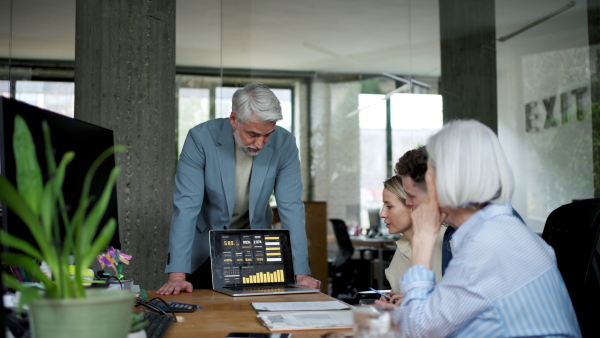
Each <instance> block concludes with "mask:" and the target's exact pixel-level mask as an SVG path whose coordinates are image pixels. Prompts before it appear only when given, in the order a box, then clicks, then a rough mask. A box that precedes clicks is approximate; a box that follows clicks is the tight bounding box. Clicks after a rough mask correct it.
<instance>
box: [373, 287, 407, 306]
mask: <svg viewBox="0 0 600 338" xmlns="http://www.w3.org/2000/svg"><path fill="white" fill-rule="evenodd" d="M388 295H389V296H390V299H388V298H386V297H384V296H381V298H379V299H378V300H376V301H375V305H380V306H386V307H393V306H400V303H402V297H403V296H402V294H394V292H393V291H390V293H389V294H388Z"/></svg>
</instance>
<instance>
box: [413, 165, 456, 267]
mask: <svg viewBox="0 0 600 338" xmlns="http://www.w3.org/2000/svg"><path fill="white" fill-rule="evenodd" d="M434 172H435V169H433V168H432V167H431V165H429V166H428V169H427V173H426V174H425V183H426V185H427V197H426V198H425V200H424V201H423V202H422V203H421V204H420V205H419V206H418V207H417V208H416V209H414V210H413V212H412V221H413V230H414V234H413V238H412V240H411V248H412V264H413V265H422V266H424V267H426V268H427V269H431V258H432V256H433V248H434V246H435V241H436V239H437V235H438V233H439V232H440V228H441V227H442V223H443V221H444V219H446V216H447V215H446V214H445V213H443V212H441V211H440V206H439V204H438V199H437V189H436V185H435V177H434Z"/></svg>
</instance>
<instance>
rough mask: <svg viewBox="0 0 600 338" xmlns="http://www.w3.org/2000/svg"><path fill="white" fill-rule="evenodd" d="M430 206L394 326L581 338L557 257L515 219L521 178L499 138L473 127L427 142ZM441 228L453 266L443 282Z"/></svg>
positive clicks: (417, 222) (420, 213) (426, 331)
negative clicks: (437, 264) (438, 259)
mask: <svg viewBox="0 0 600 338" xmlns="http://www.w3.org/2000/svg"><path fill="white" fill-rule="evenodd" d="M427 152H428V154H429V164H428V170H427V174H426V183H427V190H428V199H427V200H426V201H424V202H423V203H421V205H419V207H418V208H416V209H415V210H414V211H413V216H412V218H413V231H414V233H413V238H412V242H411V244H412V255H413V256H412V264H413V266H412V267H411V268H410V269H408V270H407V271H406V274H405V275H404V277H403V279H402V285H401V289H402V292H403V295H404V299H403V301H402V305H401V306H400V308H397V310H396V313H395V318H394V319H395V320H396V321H399V323H400V327H401V330H402V331H403V332H404V334H406V335H408V336H411V337H412V336H415V337H417V336H418V337H443V336H470V337H502V336H520V337H523V336H566V337H576V336H581V332H580V330H579V326H578V323H577V318H576V316H575V311H574V309H573V305H572V304H571V300H570V298H569V294H568V293H567V289H566V287H565V285H564V282H563V280H562V277H561V275H560V272H559V271H558V268H557V266H556V258H555V256H554V251H553V250H552V248H551V247H550V246H548V245H547V244H546V243H545V242H544V240H543V239H542V238H540V236H538V235H537V234H535V233H533V232H532V231H531V230H530V229H529V228H527V227H524V226H523V224H522V223H521V222H520V221H519V220H518V219H517V218H516V217H515V216H513V215H512V209H511V207H510V204H509V200H510V197H511V195H512V192H513V187H514V180H513V174H512V171H511V169H510V167H509V165H508V162H507V160H506V158H505V156H504V153H503V151H502V149H501V147H500V143H499V142H498V138H497V136H496V135H495V134H494V132H493V131H492V130H491V129H489V128H488V127H486V126H485V125H483V124H482V123H480V122H477V121H474V120H466V121H457V122H453V123H450V124H448V125H446V126H445V127H444V128H442V130H440V131H439V132H438V133H437V134H435V135H433V136H432V137H431V138H430V139H429V140H428V142H427ZM442 222H445V223H448V224H449V225H450V226H453V227H454V228H456V229H457V230H456V232H455V233H454V235H453V238H452V250H453V258H452V261H450V264H449V265H448V268H447V270H446V273H445V274H444V277H443V278H442V281H441V282H440V283H438V284H436V283H435V275H434V272H433V271H431V257H432V252H433V248H434V245H435V241H436V238H437V236H438V232H439V231H440V227H441V224H442Z"/></svg>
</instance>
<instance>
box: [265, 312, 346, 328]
mask: <svg viewBox="0 0 600 338" xmlns="http://www.w3.org/2000/svg"><path fill="white" fill-rule="evenodd" d="M257 317H258V319H259V320H261V321H262V322H263V324H264V325H265V326H266V327H267V328H268V329H269V330H270V331H291V330H320V329H341V328H352V311H339V310H333V311H280V312H261V313H259V314H258V316H257Z"/></svg>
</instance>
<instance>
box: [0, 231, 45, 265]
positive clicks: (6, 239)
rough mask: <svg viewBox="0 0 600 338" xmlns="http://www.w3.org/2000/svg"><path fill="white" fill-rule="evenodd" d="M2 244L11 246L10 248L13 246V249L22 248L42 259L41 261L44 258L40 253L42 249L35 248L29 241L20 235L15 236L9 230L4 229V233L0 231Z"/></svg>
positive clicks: (34, 256)
mask: <svg viewBox="0 0 600 338" xmlns="http://www.w3.org/2000/svg"><path fill="white" fill-rule="evenodd" d="M0 244H2V245H4V246H7V247H10V248H13V249H17V250H20V251H22V252H24V253H26V254H28V255H29V256H31V257H33V258H35V259H37V260H40V261H43V260H44V259H43V257H42V254H41V253H40V251H39V250H38V249H37V248H35V247H34V246H33V245H31V244H30V243H29V242H27V241H25V240H23V239H21V238H19V237H16V236H13V235H11V234H9V233H8V232H4V231H2V233H0Z"/></svg>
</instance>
